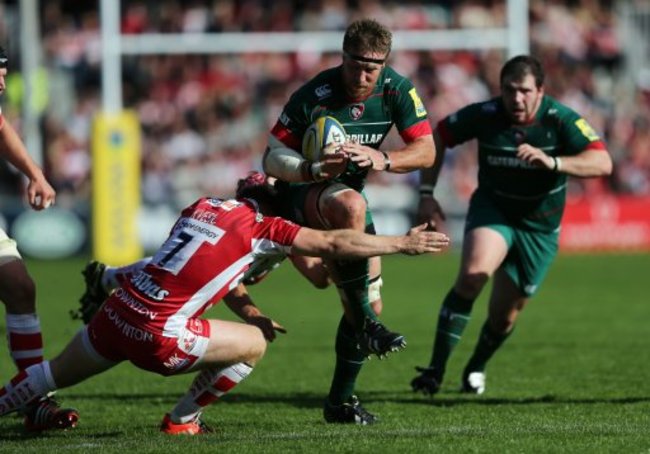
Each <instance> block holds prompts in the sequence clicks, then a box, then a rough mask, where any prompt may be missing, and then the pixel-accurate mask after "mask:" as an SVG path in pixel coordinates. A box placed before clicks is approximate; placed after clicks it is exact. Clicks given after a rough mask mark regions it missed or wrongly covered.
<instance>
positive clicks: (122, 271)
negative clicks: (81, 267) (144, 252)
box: [101, 257, 151, 292]
mask: <svg viewBox="0 0 650 454" xmlns="http://www.w3.org/2000/svg"><path fill="white" fill-rule="evenodd" d="M149 262H151V257H145V258H143V259H142V260H138V261H137V262H135V263H132V264H130V265H126V266H120V267H113V266H107V267H106V269H105V270H104V274H102V279H101V283H102V287H104V290H106V291H107V292H110V291H111V290H113V289H114V288H116V287H117V286H119V285H120V284H122V282H124V281H125V280H126V279H127V278H128V277H129V276H132V275H134V274H136V273H138V272H140V271H141V270H142V269H143V268H144V267H145V266H147V265H148V264H149Z"/></svg>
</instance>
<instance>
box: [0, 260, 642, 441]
mask: <svg viewBox="0 0 650 454" xmlns="http://www.w3.org/2000/svg"><path fill="white" fill-rule="evenodd" d="M83 264H84V261H83V260H82V259H78V260H71V261H65V262H29V263H28V266H29V269H30V271H31V273H32V275H33V276H34V278H35V280H36V282H37V285H38V290H39V298H38V304H39V312H40V316H41V319H42V324H43V330H44V336H45V342H46V355H47V356H48V357H52V356H53V355H54V354H56V353H58V352H59V351H60V350H61V348H62V347H63V346H64V345H65V343H66V342H67V341H68V340H69V339H70V338H71V337H72V335H73V334H74V333H75V332H76V331H77V330H78V329H79V327H80V324H79V322H75V321H72V320H70V319H69V318H68V315H67V311H68V309H70V308H74V307H76V305H77V298H78V296H79V294H80V292H81V287H82V282H81V276H80V274H79V271H80V270H81V268H82V266H83ZM457 264H458V257H457V256H456V255H453V254H452V255H447V256H443V257H435V258H431V257H422V258H399V257H395V258H390V259H387V260H385V261H384V273H383V275H384V281H385V285H384V289H383V295H384V301H385V307H384V314H383V319H384V321H386V323H387V325H388V326H390V327H392V328H394V329H398V330H401V331H402V332H403V333H404V334H405V335H406V337H407V340H408V347H407V349H406V350H405V351H403V352H401V353H399V354H397V355H392V356H390V357H389V358H388V360H386V361H378V360H373V361H370V362H369V363H368V364H367V366H366V367H365V368H364V370H363V372H362V374H361V377H360V380H359V383H358V387H357V392H358V394H359V396H360V398H361V400H362V402H363V404H364V405H365V406H366V407H367V408H368V409H369V410H371V411H372V412H374V413H376V414H378V415H379V416H380V418H381V421H380V423H379V424H377V425H376V426H373V427H351V426H332V425H326V424H325V423H324V422H323V420H322V417H321V404H322V401H323V397H324V395H325V394H326V392H327V390H328V387H329V379H330V376H331V373H332V368H333V364H334V361H333V359H334V354H333V348H332V344H333V339H334V332H335V329H336V325H337V322H338V319H339V317H340V309H339V303H338V302H337V297H336V292H335V291H334V290H332V289H329V290H327V291H317V290H313V289H311V288H309V286H308V285H307V284H306V283H305V282H303V281H302V280H301V279H300V278H298V277H297V274H296V273H295V272H294V271H293V270H292V269H291V267H290V266H289V265H285V266H283V267H281V268H280V269H279V270H278V271H276V272H274V275H273V276H272V277H270V278H269V279H267V280H266V281H264V282H263V283H262V284H260V285H259V286H257V287H256V288H253V289H252V292H253V294H254V296H255V298H256V300H257V302H258V305H259V306H261V307H262V308H263V309H264V310H265V311H266V313H267V314H268V315H270V316H273V317H274V318H275V319H276V320H278V321H279V322H280V323H283V324H284V325H285V326H286V327H287V329H288V330H289V333H288V334H287V335H285V336H282V337H281V338H280V339H278V340H277V341H276V342H275V343H273V344H272V345H271V346H270V348H269V350H268V352H267V355H266V357H265V358H264V360H263V361H262V362H261V363H260V364H259V365H258V367H257V368H256V370H255V371H254V372H253V374H252V375H251V376H250V377H249V378H248V379H247V380H246V381H245V382H243V383H242V384H241V385H240V386H238V387H237V388H235V389H234V390H233V392H232V393H231V395H229V396H227V397H226V398H224V399H223V401H221V402H219V403H217V404H216V405H213V406H212V407H210V408H209V409H208V410H207V411H206V412H205V419H206V421H207V422H208V423H210V424H211V425H213V426H216V427H217V428H218V433H217V434H215V435H211V436H205V437H194V438H191V439H188V438H182V439H179V438H173V437H167V436H164V435H162V434H160V433H159V432H158V431H157V426H158V424H159V422H160V420H161V419H162V416H163V414H164V413H165V412H166V411H167V410H168V409H169V408H170V407H171V406H173V404H174V403H175V401H176V399H177V398H178V397H179V396H180V395H181V394H182V393H184V392H185V389H186V387H187V385H188V384H189V382H190V381H191V378H192V377H191V376H181V377H174V378H167V379H165V378H162V377H159V376H156V375H153V374H149V373H145V372H142V371H139V370H137V369H135V368H134V367H132V366H130V365H128V364H124V365H121V366H119V367H117V368H115V369H113V370H111V371H109V372H108V373H106V374H103V375H101V376H98V377H94V378H92V379H90V380H88V381H87V382H85V383H82V384H80V385H78V386H75V387H73V388H70V389H66V390H63V391H60V392H59V394H58V395H59V398H60V399H61V400H62V401H63V402H64V403H65V404H67V405H72V406H75V407H76V408H78V409H79V411H80V413H81V417H82V419H81V421H80V424H79V427H78V428H77V429H74V430H72V431H69V432H50V433H46V434H43V435H40V436H31V435H28V434H25V433H24V432H23V430H22V426H21V422H20V420H19V419H17V418H16V417H14V416H7V417H4V418H1V419H0V451H3V452H18V451H21V452H43V451H45V450H46V449H47V450H50V451H53V450H56V451H59V450H65V451H66V452H87V451H91V450H93V451H95V450H99V451H102V452H119V451H123V452H127V451H128V452H133V451H136V450H137V451H138V452H140V453H144V452H162V451H171V452H175V451H176V452H177V451H187V452H228V453H230V452H354V453H359V452H374V453H377V452H391V453H399V452H418V453H421V452H434V451H435V452H498V453H503V452H590V453H593V452H637V453H638V452H646V453H647V452H649V451H650V437H648V433H649V432H648V431H649V427H650V384H649V383H650V354H649V353H648V352H649V348H650V329H649V323H648V315H649V314H650V309H649V306H648V304H649V303H648V302H649V301H650V300H649V299H648V290H650V274H648V273H649V270H650V256H649V255H602V256H595V255H594V256H578V255H576V256H561V257H560V258H559V259H558V260H557V262H556V263H555V265H554V266H553V267H552V269H551V271H550V274H549V276H548V278H547V280H546V282H545V285H544V286H543V287H542V290H541V291H540V293H539V294H538V295H537V296H536V297H535V298H534V299H533V300H532V302H531V303H530V305H529V307H528V308H526V310H525V311H524V312H523V314H522V317H521V318H520V322H519V324H518V326H517V329H516V332H515V334H514V335H513V336H512V337H511V338H510V339H509V341H508V343H507V344H506V345H505V346H504V348H503V349H502V350H501V351H500V352H499V353H498V354H497V355H496V356H495V358H494V359H493V360H492V362H491V363H490V366H489V369H488V383H487V385H488V387H487V391H486V393H485V394H484V395H483V396H480V397H473V396H466V395H462V394H459V393H457V389H458V385H459V377H460V372H461V369H462V367H463V365H464V362H465V361H466V359H467V358H468V356H469V354H470V352H471V349H472V347H473V345H474V342H475V340H476V335H477V333H478V330H479V328H480V325H481V324H482V322H483V319H484V316H485V309H486V298H485V296H486V295H483V297H482V298H481V299H480V300H479V301H477V303H476V306H475V310H474V314H473V315H474V318H473V319H472V320H471V322H470V325H469V327H468V330H467V333H466V335H465V337H464V338H463V341H462V342H461V344H460V345H459V347H458V349H457V351H456V352H455V353H454V355H453V356H452V359H451V361H450V364H449V370H448V375H447V381H446V382H445V384H444V386H443V390H442V392H441V393H440V394H439V395H437V396H436V397H435V398H434V399H430V398H425V397H424V396H420V395H415V394H413V393H412V392H411V391H410V388H409V381H410V380H411V379H412V378H413V376H414V369H413V367H414V366H415V365H424V364H425V363H426V362H427V361H428V359H429V355H430V353H431V344H432V339H433V331H434V328H435V321H436V317H437V311H438V308H439V305H440V301H441V299H442V297H443V296H444V294H445V293H446V292H447V290H448V288H449V285H450V284H451V282H452V281H453V278H454V275H455V272H456V267H457ZM485 293H486V294H487V292H485ZM210 315H212V316H215V317H227V318H232V317H230V316H229V314H228V313H227V309H226V308H225V307H222V306H218V307H217V308H215V309H214V310H213V311H212V312H211V314H210ZM0 330H4V323H0ZM0 344H2V345H0V358H1V361H0V377H1V378H2V381H6V380H8V379H9V378H10V377H11V375H13V373H14V371H13V366H12V364H11V362H10V360H9V357H8V356H7V352H6V346H5V345H4V343H0Z"/></svg>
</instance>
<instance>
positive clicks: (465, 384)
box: [460, 371, 485, 395]
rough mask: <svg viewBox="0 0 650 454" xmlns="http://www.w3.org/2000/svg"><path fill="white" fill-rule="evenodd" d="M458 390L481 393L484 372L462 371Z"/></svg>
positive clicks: (483, 388)
mask: <svg viewBox="0 0 650 454" xmlns="http://www.w3.org/2000/svg"><path fill="white" fill-rule="evenodd" d="M460 392H462V393H468V394H479V395H480V394H483V393H484V392H485V372H469V371H465V372H464V373H463V380H462V383H461V386H460Z"/></svg>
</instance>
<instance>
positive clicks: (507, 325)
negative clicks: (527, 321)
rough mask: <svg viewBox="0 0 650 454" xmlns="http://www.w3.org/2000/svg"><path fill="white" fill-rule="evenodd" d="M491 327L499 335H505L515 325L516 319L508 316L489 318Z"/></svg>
mask: <svg viewBox="0 0 650 454" xmlns="http://www.w3.org/2000/svg"><path fill="white" fill-rule="evenodd" d="M488 322H489V324H490V329H491V330H492V332H493V333H495V334H498V335H505V334H507V333H509V332H510V331H512V330H513V328H514V327H515V320H512V319H510V318H508V317H502V316H496V317H490V318H489V319H488Z"/></svg>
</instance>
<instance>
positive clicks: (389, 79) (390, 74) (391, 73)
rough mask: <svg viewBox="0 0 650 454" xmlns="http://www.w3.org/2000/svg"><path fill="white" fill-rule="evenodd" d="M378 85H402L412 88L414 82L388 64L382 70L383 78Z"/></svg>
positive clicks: (397, 86)
mask: <svg viewBox="0 0 650 454" xmlns="http://www.w3.org/2000/svg"><path fill="white" fill-rule="evenodd" d="M377 85H379V86H383V87H392V88H396V89H398V88H400V87H402V86H406V87H409V88H410V87H412V86H413V82H411V80H410V79H409V78H408V77H406V76H404V75H402V74H400V73H399V72H397V70H396V69H395V68H393V67H392V66H386V67H385V68H384V71H383V72H382V75H381V78H380V79H379V80H378V81H377Z"/></svg>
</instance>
